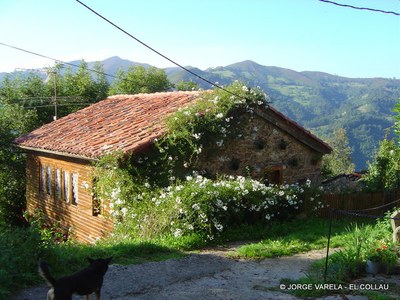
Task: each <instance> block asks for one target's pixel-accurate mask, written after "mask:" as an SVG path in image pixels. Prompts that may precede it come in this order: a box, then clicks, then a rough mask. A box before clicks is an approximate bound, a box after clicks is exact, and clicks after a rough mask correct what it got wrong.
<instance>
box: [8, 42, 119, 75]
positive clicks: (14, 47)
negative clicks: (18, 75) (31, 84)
mask: <svg viewBox="0 0 400 300" xmlns="http://www.w3.org/2000/svg"><path fill="white" fill-rule="evenodd" d="M0 45H2V46H5V47H8V48H12V49H15V50H19V51H22V52H25V53H29V54H32V55H36V56H39V57H42V58H46V59H50V60H53V61H55V62H56V63H57V62H58V63H61V64H64V65H68V66H72V67H76V68H79V67H80V65H77V64H74V63H70V62H65V61H62V60H60V59H57V58H54V57H50V56H47V55H43V54H40V53H37V52H33V51H30V50H26V49H22V48H20V47H16V46H13V45H9V44H6V43H2V42H0ZM87 70H88V71H90V72H94V73H97V74H100V75H105V76H109V77H113V78H117V76H115V75H111V74H107V73H104V72H101V71H97V70H95V69H89V68H87Z"/></svg>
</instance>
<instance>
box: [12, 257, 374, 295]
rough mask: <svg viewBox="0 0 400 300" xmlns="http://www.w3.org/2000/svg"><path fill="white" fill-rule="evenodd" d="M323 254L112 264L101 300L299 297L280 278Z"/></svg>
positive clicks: (34, 291)
mask: <svg viewBox="0 0 400 300" xmlns="http://www.w3.org/2000/svg"><path fill="white" fill-rule="evenodd" d="M324 252H325V251H311V252H308V253H303V254H297V255H293V256H288V257H281V258H272V259H264V260H261V261H249V260H234V259H229V258H226V257H225V255H224V252H223V251H208V252H207V251H206V252H202V253H201V254H190V255H188V256H186V257H184V258H180V259H169V260H166V261H162V262H149V263H143V264H139V265H129V266H121V265H111V266H110V268H109V270H108V272H107V274H106V276H105V279H104V286H103V290H102V299H104V300H108V299H110V300H111V299H122V300H127V299H152V300H153V299H174V300H179V299H205V300H207V299H210V300H211V299H224V300H227V299H297V298H296V297H294V296H291V295H289V294H286V293H284V292H283V291H280V280H281V278H291V279H296V278H300V277H303V276H304V272H305V271H306V270H307V268H308V267H309V266H310V264H311V263H312V262H313V261H314V260H317V259H320V258H323V257H324ZM47 290H48V288H47V287H46V286H45V285H41V286H37V287H33V288H30V289H27V290H23V291H21V292H20V294H18V295H17V296H16V297H15V298H14V299H15V300H28V299H29V300H38V299H45V298H46V293H47ZM92 298H94V296H92ZM73 299H83V297H74V298H73ZM324 299H327V300H328V299H343V298H342V297H339V296H334V297H332V296H331V297H326V298H324ZM345 299H367V298H365V297H360V296H357V297H354V296H352V297H349V298H345Z"/></svg>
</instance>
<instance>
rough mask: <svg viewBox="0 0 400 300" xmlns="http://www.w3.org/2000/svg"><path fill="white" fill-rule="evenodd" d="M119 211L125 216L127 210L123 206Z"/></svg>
mask: <svg viewBox="0 0 400 300" xmlns="http://www.w3.org/2000/svg"><path fill="white" fill-rule="evenodd" d="M121 212H122V214H123V215H124V216H125V215H126V213H127V212H128V209H127V208H126V207H123V208H122V209H121Z"/></svg>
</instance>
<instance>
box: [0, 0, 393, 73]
mask: <svg viewBox="0 0 400 300" xmlns="http://www.w3.org/2000/svg"><path fill="white" fill-rule="evenodd" d="M82 1H83V2H84V3H86V4H87V5H89V6H90V7H92V8H93V9H94V10H96V11H98V12H99V13H101V14H102V15H104V16H105V17H107V18H109V19H110V20H112V21H113V22H115V23H116V24H118V25H119V26H121V27H122V28H124V29H125V30H127V31H128V32H130V33H131V34H132V35H134V36H136V37H137V38H139V39H141V40H142V41H143V42H145V43H147V44H149V45H150V46H152V47H153V48H155V49H156V50H158V51H160V52H162V53H163V54H164V55H166V56H168V57H170V58H171V59H173V60H175V61H177V62H179V63H180V64H182V65H185V66H187V65H191V66H196V67H199V68H200V69H205V68H208V67H217V66H225V65H229V64H232V63H235V62H239V61H243V60H253V61H255V62H257V63H259V64H262V65H266V66H278V67H284V68H288V69H293V70H296V71H306V70H307V71H324V72H328V73H331V74H337V75H340V76H346V77H387V78H392V77H396V78H400V58H399V54H400V17H398V16H394V15H389V14H382V13H376V12H369V11H360V10H354V9H349V8H343V7H337V6H334V5H331V4H326V3H323V2H320V1H318V0H168V1H166V0H146V1H143V0H115V1H110V0H96V1H93V0H82ZM336 2H340V3H347V4H351V5H355V6H364V7H371V8H378V9H382V10H390V11H396V12H400V1H399V0H369V1H367V0H337V1H336ZM0 27H1V28H2V30H1V32H0V42H2V43H6V44H10V45H13V46H17V47H20V48H24V49H27V50H31V51H34V52H37V53H41V54H44V55H47V56H51V57H54V58H57V59H59V60H63V61H71V60H77V59H85V60H86V61H92V60H102V59H105V58H108V57H110V56H115V55H117V56H120V57H122V58H125V59H129V60H132V61H136V62H142V63H150V64H152V65H155V66H157V67H169V66H173V65H172V64H171V63H170V62H168V61H166V60H164V59H163V58H161V57H159V56H157V55H156V54H154V53H152V52H151V51H150V50H148V49H146V48H145V47H143V46H142V45H140V44H139V43H137V42H136V41H134V40H132V39H130V38H129V37H128V36H126V35H124V34H123V33H121V32H119V31H117V30H116V29H115V28H113V27H112V26H111V25H109V24H107V23H106V22H104V21H103V20H101V19H100V18H98V17H97V16H95V15H94V14H93V13H91V12H90V11H88V10H87V9H86V8H84V7H83V6H81V5H80V4H79V3H77V2H76V1H74V0H62V1H61V0H60V1H54V0H40V1H35V0H18V1H15V0H1V1H0ZM52 64H53V62H52V61H49V60H44V59H41V58H39V57H36V56H32V55H30V54H26V53H23V52H19V51H17V50H13V49H9V48H7V47H4V46H0V72H1V71H7V72H9V71H12V70H14V69H15V68H33V67H43V66H51V65H52Z"/></svg>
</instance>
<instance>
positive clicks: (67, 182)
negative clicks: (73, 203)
mask: <svg viewBox="0 0 400 300" xmlns="http://www.w3.org/2000/svg"><path fill="white" fill-rule="evenodd" d="M63 179H64V189H63V195H64V201H65V202H66V203H69V201H70V198H71V197H70V194H69V190H70V179H69V172H67V171H64V172H63Z"/></svg>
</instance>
